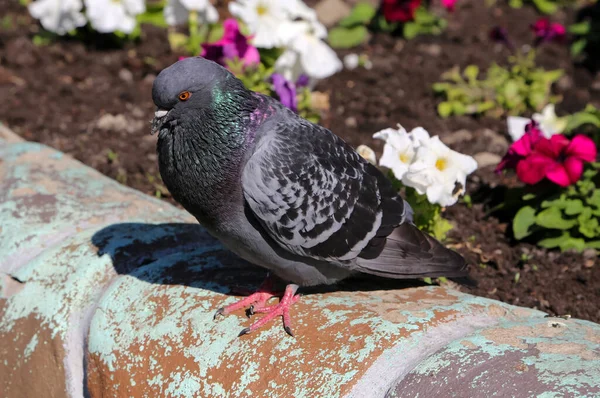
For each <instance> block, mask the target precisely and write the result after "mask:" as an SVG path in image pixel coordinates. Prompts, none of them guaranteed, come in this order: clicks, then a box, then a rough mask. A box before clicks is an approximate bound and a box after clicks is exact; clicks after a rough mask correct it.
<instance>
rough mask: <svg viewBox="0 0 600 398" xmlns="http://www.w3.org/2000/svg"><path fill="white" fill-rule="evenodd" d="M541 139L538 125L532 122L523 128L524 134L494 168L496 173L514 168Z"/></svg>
mask: <svg viewBox="0 0 600 398" xmlns="http://www.w3.org/2000/svg"><path fill="white" fill-rule="evenodd" d="M541 138H543V134H542V131H541V130H540V128H539V126H538V124H537V123H536V122H535V121H533V120H532V121H531V123H529V124H528V125H527V126H525V134H523V136H522V137H521V138H519V139H518V140H517V141H515V142H514V143H513V144H512V145H511V146H510V148H508V152H507V153H506V155H504V157H503V158H502V160H501V161H500V163H499V164H498V166H497V167H496V172H497V173H499V172H501V171H502V170H506V169H514V168H516V167H517V165H518V164H519V162H520V161H521V160H523V159H525V158H526V157H527V156H529V155H530V154H531V152H532V151H533V148H534V145H535V144H537V142H538V141H539V140H540V139H541ZM542 178H543V177H542Z"/></svg>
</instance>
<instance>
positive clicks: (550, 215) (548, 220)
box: [535, 207, 577, 229]
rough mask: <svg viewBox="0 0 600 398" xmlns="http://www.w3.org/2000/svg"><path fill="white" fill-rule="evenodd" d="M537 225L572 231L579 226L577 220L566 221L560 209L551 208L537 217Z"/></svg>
mask: <svg viewBox="0 0 600 398" xmlns="http://www.w3.org/2000/svg"><path fill="white" fill-rule="evenodd" d="M535 223H536V224H537V225H539V226H540V227H543V228H548V229H570V228H573V227H574V226H575V225H576V224H577V220H566V219H564V218H563V217H562V213H561V211H560V209H559V208H557V207H549V208H547V209H545V210H542V211H541V212H540V213H539V214H538V215H537V216H536V217H535Z"/></svg>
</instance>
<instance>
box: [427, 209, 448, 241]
mask: <svg viewBox="0 0 600 398" xmlns="http://www.w3.org/2000/svg"><path fill="white" fill-rule="evenodd" d="M451 229H452V224H451V223H450V222H449V221H448V220H446V219H445V218H443V217H442V216H441V215H439V214H438V215H437V217H435V219H434V221H433V226H432V227H431V232H432V234H433V236H434V237H435V238H436V239H437V240H439V241H443V240H445V239H446V235H447V234H448V232H449V231H450V230H451Z"/></svg>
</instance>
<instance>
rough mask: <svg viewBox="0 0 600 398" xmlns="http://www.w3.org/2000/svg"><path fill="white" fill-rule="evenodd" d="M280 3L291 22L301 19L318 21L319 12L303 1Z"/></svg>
mask: <svg viewBox="0 0 600 398" xmlns="http://www.w3.org/2000/svg"><path fill="white" fill-rule="evenodd" d="M280 2H281V3H282V5H283V8H284V10H285V12H286V13H287V14H288V15H289V17H290V19H291V20H294V19H297V18H300V19H304V20H306V21H310V22H315V21H317V12H316V11H315V10H314V9H312V8H311V7H309V6H307V5H306V3H304V2H303V1H302V0H280Z"/></svg>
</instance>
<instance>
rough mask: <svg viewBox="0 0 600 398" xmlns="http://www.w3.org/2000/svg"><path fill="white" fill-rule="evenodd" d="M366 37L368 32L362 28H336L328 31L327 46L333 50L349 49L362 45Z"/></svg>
mask: <svg viewBox="0 0 600 398" xmlns="http://www.w3.org/2000/svg"><path fill="white" fill-rule="evenodd" d="M368 37H369V32H368V31H367V28H366V27H364V26H356V27H354V28H343V27H337V28H333V29H331V30H330V31H329V44H331V46H332V47H334V48H351V47H355V46H358V45H359V44H362V43H364V42H365V41H366V40H367V38H368Z"/></svg>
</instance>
